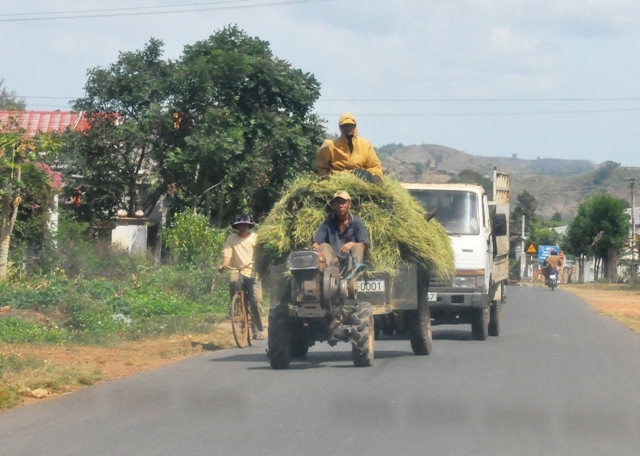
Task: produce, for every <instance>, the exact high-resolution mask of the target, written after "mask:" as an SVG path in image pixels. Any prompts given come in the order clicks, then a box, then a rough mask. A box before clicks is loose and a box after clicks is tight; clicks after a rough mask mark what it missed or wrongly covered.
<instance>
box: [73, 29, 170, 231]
mask: <svg viewBox="0 0 640 456" xmlns="http://www.w3.org/2000/svg"><path fill="white" fill-rule="evenodd" d="M162 48H163V44H162V42H161V41H159V40H156V39H151V40H150V41H149V42H148V43H147V45H146V46H145V47H144V48H143V49H142V50H139V51H134V52H123V53H120V55H119V57H118V60H117V61H116V63H114V64H112V65H109V66H108V67H107V68H102V67H96V68H92V69H90V70H89V71H88V79H87V83H86V85H85V88H84V89H85V96H84V97H82V98H78V99H77V100H75V101H74V102H73V108H74V110H76V111H84V112H85V113H86V116H87V119H88V121H89V125H90V128H89V129H88V130H86V131H84V132H81V133H69V136H68V143H67V147H66V152H67V156H66V161H67V163H69V164H70V166H69V168H68V169H67V172H68V174H70V175H81V176H82V187H81V190H82V191H81V193H82V194H81V195H77V194H74V193H75V192H77V191H78V189H77V188H72V187H69V188H68V192H70V193H71V195H69V196H76V201H77V202H78V204H77V208H76V215H77V216H78V217H80V218H81V219H84V220H95V219H107V218H111V217H113V216H114V215H115V212H116V211H117V210H118V209H125V208H126V210H127V211H128V213H129V215H131V216H132V215H133V213H134V212H135V211H136V210H137V209H140V208H142V207H147V206H151V207H152V206H153V204H154V203H155V201H147V200H146V199H145V198H144V196H145V195H144V194H143V193H142V191H143V190H145V191H146V192H147V194H150V195H155V197H156V199H157V197H158V196H159V194H161V193H162V192H163V191H164V190H159V191H158V189H159V188H160V189H163V188H164V189H166V186H167V185H168V184H169V183H170V182H167V181H168V180H169V181H170V180H171V179H170V178H169V176H167V175H166V174H165V173H163V170H162V168H161V167H160V166H159V165H161V164H162V163H163V162H164V160H165V159H166V157H167V155H168V153H169V151H170V150H171V149H172V148H174V147H175V146H176V143H177V142H179V141H180V139H181V138H180V136H181V135H180V132H179V130H178V129H176V128H174V117H173V115H172V113H171V112H170V111H169V110H168V109H167V104H168V99H169V98H170V96H171V94H170V92H169V90H168V89H169V87H170V85H169V80H170V77H171V74H172V69H173V64H172V63H171V62H167V61H165V60H163V59H162V52H163V50H162Z"/></svg>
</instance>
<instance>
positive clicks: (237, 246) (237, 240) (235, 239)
mask: <svg viewBox="0 0 640 456" xmlns="http://www.w3.org/2000/svg"><path fill="white" fill-rule="evenodd" d="M257 242H258V235H257V234H256V233H251V234H250V235H249V236H247V237H245V238H241V237H240V236H238V234H236V233H234V234H232V235H230V236H229V237H228V238H227V240H226V241H225V243H224V251H223V256H224V257H225V258H229V259H230V261H229V266H231V267H232V268H239V267H240V266H242V265H245V264H249V263H252V262H253V260H254V259H253V252H254V249H255V247H256V244H257ZM241 273H242V275H243V276H245V277H256V275H255V273H256V271H255V268H254V266H253V265H251V266H249V267H248V268H244V269H243V270H242V271H241Z"/></svg>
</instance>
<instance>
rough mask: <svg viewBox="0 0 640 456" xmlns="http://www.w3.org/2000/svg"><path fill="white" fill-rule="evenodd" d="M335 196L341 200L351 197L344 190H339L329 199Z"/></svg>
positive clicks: (349, 199) (348, 199)
mask: <svg viewBox="0 0 640 456" xmlns="http://www.w3.org/2000/svg"><path fill="white" fill-rule="evenodd" d="M336 198H342V199H343V200H347V201H351V197H350V196H349V194H348V193H347V192H345V191H344V190H340V191H339V192H335V193H334V194H333V199H332V200H331V201H333V200H334V199H336Z"/></svg>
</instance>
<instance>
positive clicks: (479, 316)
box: [471, 309, 489, 340]
mask: <svg viewBox="0 0 640 456" xmlns="http://www.w3.org/2000/svg"><path fill="white" fill-rule="evenodd" d="M488 313H489V309H476V310H475V312H474V315H473V319H472V320H471V337H472V338H473V339H474V340H486V339H487V337H488V335H489V315H488Z"/></svg>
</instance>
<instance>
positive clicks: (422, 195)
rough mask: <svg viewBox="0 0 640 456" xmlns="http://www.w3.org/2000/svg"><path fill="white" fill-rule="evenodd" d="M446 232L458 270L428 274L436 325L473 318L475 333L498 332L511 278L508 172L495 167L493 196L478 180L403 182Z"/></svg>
mask: <svg viewBox="0 0 640 456" xmlns="http://www.w3.org/2000/svg"><path fill="white" fill-rule="evenodd" d="M402 185H403V186H404V187H405V188H406V189H407V190H409V192H410V193H411V194H412V195H413V196H414V197H415V198H416V199H417V200H418V201H419V202H420V203H421V204H422V206H423V207H424V208H425V209H426V210H427V211H428V212H432V211H434V210H435V214H434V218H435V219H436V220H438V221H439V222H440V223H441V224H442V225H443V226H444V228H445V229H446V230H447V233H448V234H449V238H450V239H451V246H452V247H453V251H454V255H455V267H456V275H455V277H454V278H453V279H451V280H449V279H447V280H443V279H441V278H438V277H432V278H430V280H429V287H428V298H427V299H428V301H429V310H430V313H431V318H432V320H433V324H434V325H438V324H471V335H472V338H473V339H476V340H485V339H486V338H487V336H498V335H499V334H500V319H501V317H502V306H503V304H504V303H505V301H506V291H505V286H506V284H507V281H508V278H509V198H510V177H509V174H508V173H505V172H502V171H498V170H497V169H494V172H493V200H492V201H489V198H488V195H487V194H486V193H485V191H484V189H483V188H482V187H481V186H479V185H471V184H417V183H416V184H413V183H405V184H402Z"/></svg>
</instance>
